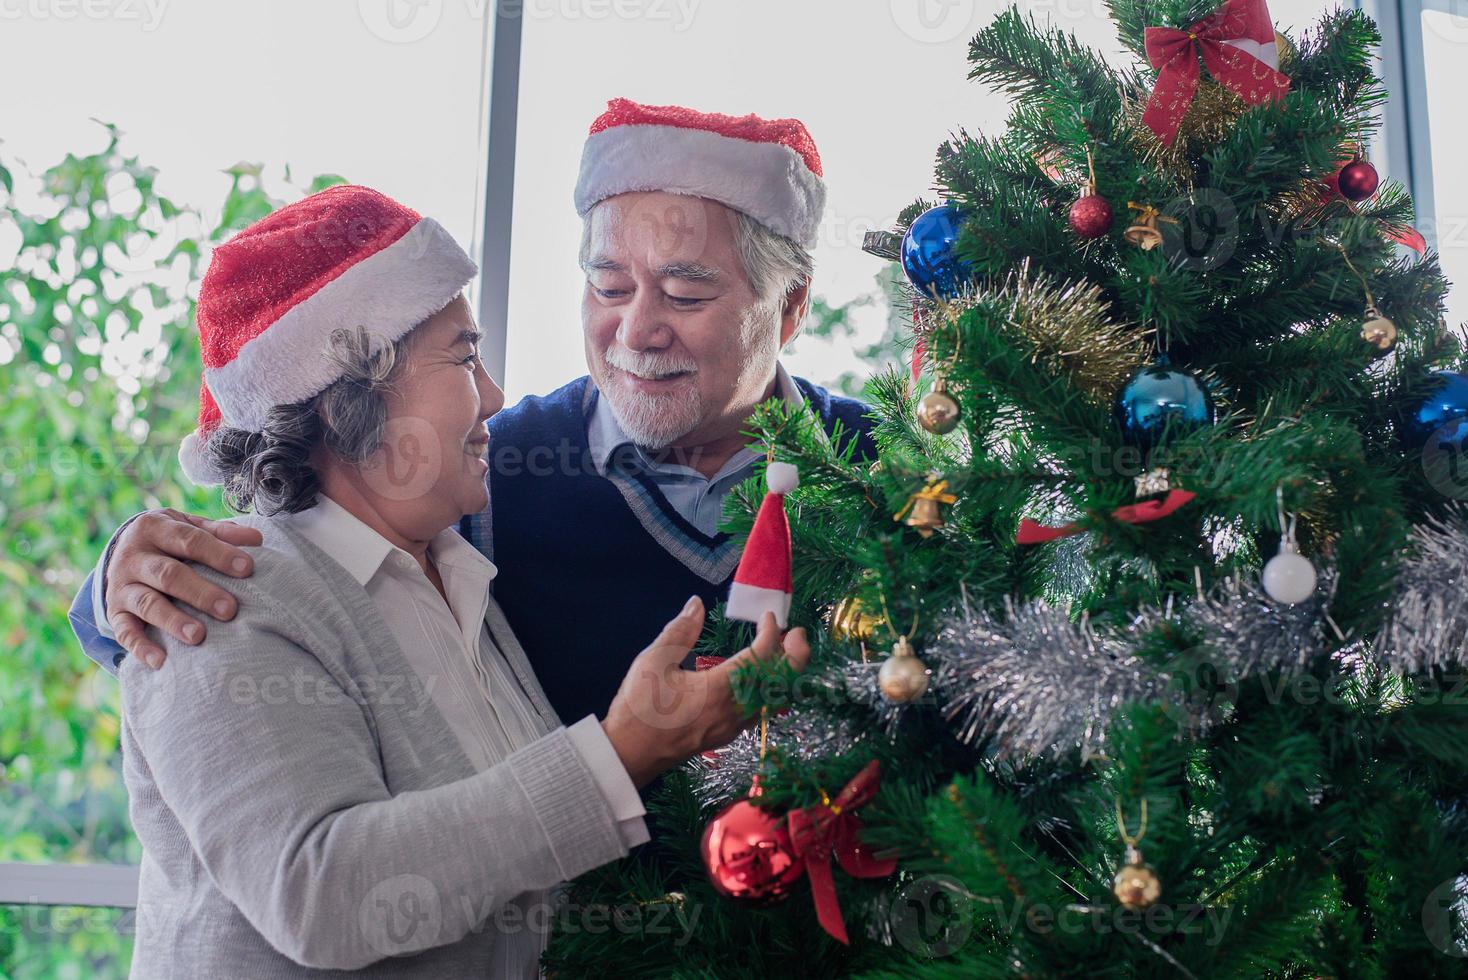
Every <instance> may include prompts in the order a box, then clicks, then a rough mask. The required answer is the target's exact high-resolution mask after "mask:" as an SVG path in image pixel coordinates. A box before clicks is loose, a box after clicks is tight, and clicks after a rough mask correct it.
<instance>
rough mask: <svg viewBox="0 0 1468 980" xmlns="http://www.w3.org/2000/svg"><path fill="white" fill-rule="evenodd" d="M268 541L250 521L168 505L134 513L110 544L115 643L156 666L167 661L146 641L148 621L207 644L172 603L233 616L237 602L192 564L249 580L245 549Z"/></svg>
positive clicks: (201, 630)
mask: <svg viewBox="0 0 1468 980" xmlns="http://www.w3.org/2000/svg"><path fill="white" fill-rule="evenodd" d="M263 541H264V539H263V537H262V536H261V534H260V532H259V531H257V530H255V529H254V528H252V527H245V526H244V525H242V524H235V523H233V522H232V521H213V520H210V519H208V518H207V517H197V516H195V515H193V514H184V513H181V512H179V511H176V510H174V509H172V508H171V507H165V508H161V509H159V510H150V511H145V512H143V513H142V514H139V515H138V516H137V517H135V518H133V520H132V521H131V522H130V523H129V524H128V525H127V526H126V527H125V528H123V530H122V533H121V534H119V535H118V537H117V541H116V542H115V543H114V544H113V548H112V554H111V557H110V558H109V559H108V561H107V565H106V569H105V571H106V580H105V582H106V590H105V592H104V601H105V602H106V605H107V622H108V623H109V624H110V625H111V626H112V631H113V633H115V634H116V636H117V642H118V643H119V644H120V645H121V646H122V647H123V648H124V649H125V650H127V652H128V654H129V655H130V656H134V657H137V658H138V659H139V660H142V661H143V662H144V663H146V664H147V665H148V666H149V667H154V668H157V667H161V666H163V661H164V658H165V656H166V654H165V653H164V652H163V648H162V647H161V646H159V645H158V644H157V643H154V642H153V641H152V640H149V639H148V636H147V632H146V630H147V628H148V626H150V625H151V626H156V627H158V628H159V629H161V630H163V631H164V632H166V633H168V634H170V635H171V636H173V637H174V638H176V639H177V640H179V641H180V642H182V643H187V644H190V645H191V646H197V645H198V644H200V643H202V642H203V641H204V637H205V636H206V635H208V629H207V628H206V627H205V625H204V624H203V623H202V622H200V621H199V620H197V619H195V618H194V617H192V616H190V615H188V614H187V613H185V612H184V611H183V610H181V609H179V608H178V606H177V605H175V602H180V601H181V602H186V603H188V604H189V605H191V606H193V607H194V608H195V609H200V610H203V611H204V612H207V613H209V614H210V615H212V616H213V617H214V618H215V619H219V620H228V619H232V618H233V617H234V614H235V611H236V610H237V609H238V603H237V601H236V600H235V597H234V596H232V595H230V594H229V593H228V592H226V591H225V590H223V589H221V588H219V587H218V586H216V585H213V584H212V583H210V582H206V581H205V580H204V578H203V576H201V575H200V574H199V573H198V572H196V571H194V570H193V569H192V568H190V567H189V566H188V564H187V563H188V562H197V563H199V564H200V565H207V566H209V567H210V568H212V569H214V570H215V571H217V572H219V573H220V574H222V575H231V576H233V577H235V578H247V577H248V576H249V575H251V574H252V573H253V572H254V570H255V563H254V561H253V560H252V559H251V558H250V556H249V555H248V554H246V553H245V552H244V551H241V550H240V547H241V546H244V545H259V544H261V543H263Z"/></svg>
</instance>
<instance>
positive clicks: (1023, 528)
mask: <svg viewBox="0 0 1468 980" xmlns="http://www.w3.org/2000/svg"><path fill="white" fill-rule="evenodd" d="M1196 496H1197V494H1195V493H1193V492H1192V491H1191V490H1169V491H1168V492H1167V496H1166V497H1164V498H1162V499H1161V500H1144V501H1142V502H1141V503H1139V504H1127V505H1126V506H1125V507H1118V508H1116V510H1114V511H1112V512H1111V516H1112V517H1114V518H1116V519H1117V520H1118V521H1125V522H1126V523H1128V524H1146V523H1147V522H1148V521H1160V520H1162V518H1164V517H1166V516H1167V515H1168V514H1171V513H1172V512H1173V511H1175V510H1177V509H1178V508H1179V507H1181V506H1182V505H1183V504H1185V503H1187V502H1188V501H1189V500H1192V499H1193V498H1194V497H1196ZM1084 530H1085V528H1083V527H1081V526H1080V525H1079V524H1066V525H1065V526H1064V527H1047V526H1046V525H1044V524H1040V523H1038V522H1036V521H1032V520H1030V519H1029V518H1028V517H1026V518H1024V519H1023V520H1021V521H1020V522H1019V532H1018V533H1017V534H1015V536H1014V543H1015V544H1041V543H1043V542H1045V541H1054V540H1055V539H1056V538H1068V537H1070V536H1071V535H1072V534H1080V533H1081V532H1082V531H1084Z"/></svg>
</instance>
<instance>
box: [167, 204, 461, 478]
mask: <svg viewBox="0 0 1468 980" xmlns="http://www.w3.org/2000/svg"><path fill="white" fill-rule="evenodd" d="M477 271H478V270H477V268H476V267H475V265H474V262H473V260H472V259H470V258H469V256H468V255H466V254H465V253H464V250H463V249H462V248H460V247H459V246H458V244H457V243H456V242H455V241H454V240H453V239H452V238H451V237H449V233H448V232H447V231H445V230H444V229H443V227H442V226H441V225H439V223H438V222H436V221H434V220H433V219H432V218H425V217H423V216H422V215H420V214H418V212H416V211H414V210H413V209H411V208H408V207H405V206H404V205H402V204H399V203H398V202H397V201H394V200H393V199H392V198H390V197H388V196H387V195H385V194H381V193H378V192H377V191H375V190H372V189H371V188H369V187H359V186H355V185H351V184H342V185H339V186H336V187H329V188H327V189H326V190H323V191H319V192H318V193H315V194H312V195H310V196H309V197H305V198H302V199H301V200H299V201H296V202H295V203H294V204H287V205H286V206H285V207H283V208H281V209H280V210H278V211H275V212H273V213H271V214H269V215H267V216H266V217H264V218H261V219H260V220H259V221H257V222H255V223H254V224H252V225H250V226H249V227H248V228H246V229H245V230H243V231H241V232H240V233H239V234H237V235H235V236H234V237H233V238H231V239H230V240H229V241H227V242H225V243H224V244H223V245H220V246H219V247H218V248H216V249H215V250H214V254H213V255H212V256H211V257H210V259H209V271H208V272H207V273H205V275H204V281H203V283H202V284H201V285H200V287H199V302H198V306H197V309H196V313H195V319H196V321H197V323H198V327H199V347H200V354H201V355H202V358H203V362H204V380H203V383H202V384H201V385H200V387H199V422H198V427H197V428H196V429H195V431H194V432H191V433H190V434H189V435H188V436H187V437H186V438H185V439H184V440H183V444H182V446H180V447H179V452H178V458H179V463H180V464H181V465H182V466H183V471H184V474H185V475H186V476H187V477H188V478H189V479H190V480H192V481H193V482H194V483H197V484H199V485H200V486H212V485H217V484H219V483H220V482H222V481H223V479H224V474H222V473H219V472H218V471H217V470H216V469H215V467H214V466H213V465H212V464H211V463H210V460H209V454H208V452H207V451H206V447H207V443H208V439H209V437H210V435H211V434H212V433H213V432H214V431H215V430H217V429H218V428H220V426H227V427H229V428H232V429H242V430H244V431H246V432H260V431H262V429H263V427H264V425H265V421H266V418H267V416H268V414H269V412H270V410H271V409H272V408H275V407H277V406H282V405H292V404H295V403H296V402H301V401H305V400H306V399H308V398H312V397H314V396H316V395H318V394H320V393H321V392H322V391H324V390H325V389H326V387H327V386H328V385H330V384H331V383H332V382H334V381H336V380H337V379H338V378H340V377H341V375H342V369H341V368H340V367H339V366H338V362H337V360H336V359H335V358H333V357H332V356H331V354H332V351H333V340H332V335H333V334H334V333H335V332H336V330H337V329H338V328H342V327H348V328H351V327H360V328H363V329H365V330H366V331H367V332H368V333H369V334H370V335H371V336H372V339H373V340H374V341H376V342H381V343H384V344H392V343H394V342H396V341H397V340H399V339H400V338H402V337H404V336H405V335H407V333H408V332H409V331H411V330H412V329H413V328H414V327H416V326H418V325H419V324H420V323H422V322H423V321H424V320H427V319H428V318H429V317H431V316H433V315H434V314H435V313H437V312H439V311H440V310H442V309H443V308H444V307H446V306H448V304H449V303H450V302H452V301H453V300H454V299H455V298H456V297H457V296H458V295H459V293H460V292H462V291H463V289H464V287H465V286H466V285H467V284H468V283H469V280H471V279H473V278H474V274H475V273H476V272H477Z"/></svg>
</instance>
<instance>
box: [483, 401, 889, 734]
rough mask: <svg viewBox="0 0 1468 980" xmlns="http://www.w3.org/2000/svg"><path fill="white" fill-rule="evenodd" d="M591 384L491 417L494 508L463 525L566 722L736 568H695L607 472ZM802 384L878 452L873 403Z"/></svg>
mask: <svg viewBox="0 0 1468 980" xmlns="http://www.w3.org/2000/svg"><path fill="white" fill-rule="evenodd" d="M587 382H588V379H587V378H584V377H583V378H580V379H579V380H576V381H573V382H571V383H570V384H568V385H566V386H565V387H563V388H560V389H558V390H556V391H554V392H552V393H551V394H549V395H546V396H544V397H531V398H526V399H524V400H523V401H521V402H520V403H519V404H518V405H515V406H514V407H513V408H509V409H506V410H504V411H502V412H500V413H499V414H498V415H496V416H494V417H493V418H491V419H490V420H489V430H490V433H491V443H490V467H489V474H490V475H489V495H490V509H489V512H488V514H481V515H478V516H476V517H474V518H468V519H466V520H465V523H464V525H463V530H464V532H465V535H466V536H467V537H468V538H469V539H470V540H471V541H473V542H474V543H475V545H477V546H478V547H479V548H480V549H481V550H482V551H484V552H485V553H486V554H487V555H488V556H489V557H490V558H491V559H492V560H493V561H494V563H495V564H496V566H498V568H499V574H498V576H497V577H496V578H495V581H494V595H495V599H496V600H497V601H498V602H499V604H500V606H501V607H502V608H503V609H504V612H505V615H506V617H507V618H508V619H509V621H510V625H511V626H513V627H514V629H515V634H516V636H517V637H519V639H520V642H521V643H522V644H523V645H524V647H525V653H526V654H527V656H528V657H529V658H530V663H531V664H532V666H534V668H535V673H536V676H537V677H538V678H539V679H540V683H541V685H542V686H543V687H544V689H545V693H546V697H548V698H549V699H550V703H551V705H552V706H554V707H555V709H556V712H557V713H558V714H559V715H560V716H561V720H562V721H564V722H566V723H567V724H570V723H571V722H574V721H576V720H578V719H580V718H583V717H585V716H586V715H588V714H595V715H596V716H598V717H603V716H605V714H606V710H607V707H608V706H609V705H610V704H611V701H612V697H613V696H614V695H615V694H616V693H617V688H618V686H619V685H620V684H621V682H622V677H623V675H625V674H626V672H627V668H628V666H629V665H630V664H631V663H632V660H633V658H634V657H636V656H637V654H638V653H639V652H640V651H641V650H642V649H643V648H644V647H645V646H646V645H647V644H649V643H651V642H652V640H653V639H654V638H655V637H656V636H657V635H658V632H659V631H660V630H662V628H663V626H664V625H666V624H667V622H668V620H670V619H672V618H673V617H674V616H676V615H677V614H678V610H679V609H681V608H682V606H683V603H684V602H686V601H687V600H688V597H689V596H690V595H695V594H696V595H699V596H702V597H703V601H704V604H705V606H707V607H709V608H712V607H713V606H714V605H715V604H717V603H719V602H721V601H723V599H724V598H725V597H726V596H727V594H728V591H729V578H730V577H732V571H731V574H730V575H729V576H728V577H725V578H723V579H722V580H721V581H709V580H708V579H707V578H705V577H704V576H702V575H699V574H697V573H695V572H694V571H692V570H690V568H689V567H688V566H687V565H685V564H684V563H683V562H682V561H680V560H679V559H678V558H676V557H674V556H673V555H672V554H670V553H669V552H668V551H667V550H666V549H665V548H664V547H663V545H662V544H661V543H660V542H659V541H658V540H657V539H655V538H654V537H653V536H652V535H651V534H650V533H649V532H648V531H647V530H646V529H645V528H644V526H643V524H642V522H641V521H639V519H638V517H637V515H635V514H634V513H633V511H632V509H631V507H630V505H629V504H628V501H627V498H626V497H625V496H624V494H623V493H622V491H621V490H620V489H619V487H618V486H617V484H615V483H613V481H612V480H610V479H608V478H606V477H604V476H601V475H600V474H598V472H597V470H596V467H595V466H594V465H593V461H592V458H591V451H590V449H589V448H588V446H587V441H586V417H587V410H588V404H587V397H586V395H587V388H586V386H587ZM795 382H796V384H797V386H799V388H800V390H801V391H802V392H803V393H804V395H805V397H806V400H807V401H808V403H809V404H810V406H811V408H812V409H813V410H814V411H815V413H816V414H817V416H818V417H819V418H820V420H821V422H822V424H823V425H824V426H825V428H826V431H827V433H830V432H831V431H832V429H833V427H834V426H835V425H836V423H837V422H838V421H839V422H840V423H841V425H842V428H843V430H844V431H845V432H846V433H847V434H848V436H849V437H850V438H854V439H856V440H857V449H856V452H857V455H858V456H859V457H862V458H875V456H876V447H875V445H874V443H873V442H872V438H871V428H872V422H871V420H870V419H868V418H866V417H865V414H866V412H867V411H869V409H868V408H867V407H866V406H865V405H863V404H862V403H861V402H858V401H855V400H853V399H850V398H842V397H839V396H832V395H830V394H829V393H828V392H826V391H825V390H824V389H821V388H818V387H816V386H815V385H813V384H811V383H810V382H808V381H805V380H803V379H799V378H797V379H795ZM613 465H616V464H615V462H614V464H613ZM634 478H635V477H634ZM642 483H643V487H644V489H646V490H648V491H650V493H649V494H647V498H648V499H649V500H650V501H651V504H652V505H653V506H656V507H659V508H661V511H662V513H661V515H660V516H661V518H662V519H664V520H666V521H667V522H668V523H669V524H670V525H672V526H675V527H677V528H678V529H680V530H681V531H682V532H683V533H685V534H687V535H688V536H689V537H690V539H691V540H694V541H698V542H700V543H701V544H706V545H709V546H717V545H718V544H719V543H721V542H724V541H727V535H723V534H720V535H718V536H717V537H715V538H709V537H707V536H705V535H703V534H701V533H700V532H699V531H698V530H697V529H696V528H694V527H692V526H691V525H689V524H688V523H687V522H686V521H684V520H683V519H682V518H681V517H680V516H679V515H678V514H677V513H676V512H675V511H674V510H673V509H672V507H671V506H670V505H669V504H668V503H667V501H666V499H665V498H663V496H662V494H660V493H658V492H657V489H656V487H655V486H653V484H652V483H651V481H646V480H644V481H642Z"/></svg>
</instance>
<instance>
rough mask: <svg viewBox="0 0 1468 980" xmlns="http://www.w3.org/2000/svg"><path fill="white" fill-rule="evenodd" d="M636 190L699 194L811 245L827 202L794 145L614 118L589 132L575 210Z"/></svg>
mask: <svg viewBox="0 0 1468 980" xmlns="http://www.w3.org/2000/svg"><path fill="white" fill-rule="evenodd" d="M633 191H666V192H668V193H670V194H684V195H688V196H690V197H704V198H708V199H709V200H711V201H718V202H719V203H720V204H723V205H726V206H727V207H731V208H733V209H734V210H736V211H742V212H743V213H745V214H747V215H749V216H750V217H751V218H754V219H755V220H756V221H758V222H760V224H763V225H765V226H766V227H768V228H769V229H770V230H771V231H774V232H775V233H777V234H780V235H784V236H785V237H786V238H789V239H791V240H793V241H795V242H796V243H798V244H800V245H803V246H805V247H806V248H810V247H811V246H813V245H815V243H816V239H817V237H818V232H819V229H820V224H821V216H822V214H823V213H824V212H825V208H826V184H825V181H823V180H822V179H821V178H820V177H818V176H816V175H815V174H814V173H812V172H811V169H810V168H809V167H808V166H806V164H805V161H804V160H803V159H802V158H801V156H800V154H799V153H796V152H795V151H794V150H792V149H791V148H790V147H788V146H785V145H784V144H781V143H763V142H756V141H753V140H745V139H739V138H737V137H733V136H724V135H722V134H719V133H711V132H707V131H706V130H700V129H685V128H683V127H679V126H653V125H626V126H613V127H611V128H609V129H604V130H602V131H601V132H599V133H593V134H592V135H591V136H589V137H587V140H586V146H585V148H584V149H583V150H582V153H581V174H580V176H579V178H578V179H577V181H576V213H577V214H579V215H583V216H584V215H585V214H586V212H588V211H590V210H591V209H592V208H593V207H595V206H596V205H597V204H598V203H599V202H601V201H604V200H606V199H607V198H609V197H614V196H616V195H618V194H627V193H630V192H633Z"/></svg>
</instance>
